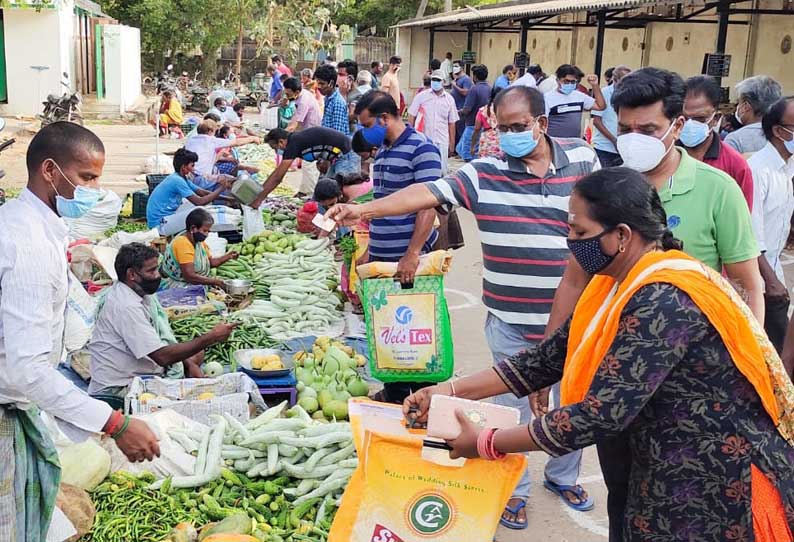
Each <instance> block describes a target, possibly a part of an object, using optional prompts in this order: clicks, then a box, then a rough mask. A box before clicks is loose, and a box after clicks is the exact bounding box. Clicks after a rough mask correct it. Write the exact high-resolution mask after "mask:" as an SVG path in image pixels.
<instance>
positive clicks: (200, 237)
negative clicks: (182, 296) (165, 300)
mask: <svg viewBox="0 0 794 542" xmlns="http://www.w3.org/2000/svg"><path fill="white" fill-rule="evenodd" d="M214 222H215V221H214V220H213V219H212V215H210V214H209V213H208V212H207V211H205V210H204V209H193V210H192V211H190V214H188V215H187V219H186V220H185V233H183V234H182V235H180V236H178V237H175V238H174V240H173V241H171V242H170V243H169V244H168V248H166V250H165V256H164V258H163V263H162V267H161V271H162V274H163V276H164V277H165V281H166V284H167V285H168V287H169V288H184V287H186V286H189V285H191V284H201V285H204V286H217V287H219V288H223V281H222V280H221V279H218V278H213V277H210V270H211V269H212V268H213V267H218V266H219V265H222V264H224V263H226V262H228V261H229V260H234V259H236V258H237V253H236V252H227V253H226V254H224V255H223V256H221V257H219V258H213V257H212V256H211V255H210V250H209V247H208V246H207V244H206V243H205V242H204V241H205V240H206V239H207V236H208V235H209V233H210V229H211V228H212V224H213V223H214Z"/></svg>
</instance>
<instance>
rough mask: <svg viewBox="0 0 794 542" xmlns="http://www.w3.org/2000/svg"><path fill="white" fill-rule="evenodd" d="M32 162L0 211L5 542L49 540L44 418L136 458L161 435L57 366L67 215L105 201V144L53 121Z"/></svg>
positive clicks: (154, 450)
mask: <svg viewBox="0 0 794 542" xmlns="http://www.w3.org/2000/svg"><path fill="white" fill-rule="evenodd" d="M26 163H27V172H28V182H27V187H26V188H24V189H23V190H22V192H21V193H20V195H19V197H18V198H17V199H14V200H11V201H9V202H8V203H6V204H4V205H3V206H2V207H0V230H2V231H3V235H2V236H1V237H0V458H2V461H0V540H3V541H6V540H8V541H25V540H38V541H43V540H45V538H46V537H47V531H48V529H49V525H50V520H51V518H52V512H53V509H54V507H55V499H56V497H57V494H58V483H59V480H60V474H61V469H60V466H59V463H58V452H57V450H56V449H55V446H54V444H53V442H52V439H51V438H50V435H49V431H48V429H47V427H46V426H45V424H44V423H43V421H42V417H41V415H40V414H41V412H42V411H43V412H46V413H47V414H49V415H50V416H52V417H53V418H54V419H55V420H56V421H57V422H58V425H59V427H60V428H61V429H62V430H63V431H64V432H66V434H67V436H69V437H70V438H71V439H73V440H84V439H85V438H86V437H88V436H89V435H90V434H91V433H103V432H104V433H105V434H106V435H108V436H110V437H112V438H113V439H114V440H115V441H116V445H117V446H118V447H119V449H120V450H121V451H122V452H123V453H124V455H126V456H127V458H128V459H129V460H130V461H143V460H151V459H152V458H154V457H155V456H159V455H160V447H159V445H158V443H157V437H156V436H155V434H154V433H153V432H152V431H151V430H150V429H149V427H148V426H147V425H146V423H144V422H142V421H140V420H136V419H134V418H130V417H128V416H126V417H125V416H123V415H122V414H121V412H118V411H114V410H113V409H112V408H111V407H110V406H109V405H108V404H106V403H104V402H102V401H98V400H96V399H93V398H91V397H89V396H88V395H86V394H85V393H83V392H82V391H80V390H79V389H78V388H76V387H75V385H74V384H73V383H72V382H70V381H69V380H68V379H66V378H65V377H64V376H63V375H62V374H61V373H60V372H59V371H58V370H57V369H56V366H57V364H58V362H59V361H61V356H62V353H63V337H64V326H65V314H66V301H67V293H68V290H69V278H68V263H67V261H66V250H65V248H66V245H67V242H68V237H69V229H68V227H67V226H66V223H65V222H64V221H63V217H66V218H80V217H81V216H84V215H85V214H86V213H87V212H88V211H90V210H91V209H92V208H93V207H94V206H95V205H96V203H97V201H98V200H99V198H100V194H99V191H98V188H99V179H100V177H101V176H102V170H103V169H104V166H105V148H104V146H103V145H102V141H100V140H99V138H98V137H97V136H96V135H94V134H93V133H92V132H91V131H89V130H87V129H85V128H83V127H82V126H78V125H77V124H74V123H71V122H56V123H53V124H50V125H49V126H45V127H44V128H42V129H41V130H40V131H39V132H38V133H37V134H36V136H35V137H34V138H33V139H32V140H31V142H30V145H29V146H28V150H27V157H26ZM78 287H80V286H79V285H78Z"/></svg>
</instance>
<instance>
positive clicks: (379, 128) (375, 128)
mask: <svg viewBox="0 0 794 542" xmlns="http://www.w3.org/2000/svg"><path fill="white" fill-rule="evenodd" d="M361 135H363V136H364V139H365V140H366V141H367V143H369V144H370V145H372V146H373V147H380V146H381V145H383V142H384V141H385V140H386V125H384V124H383V121H381V119H378V120H376V121H375V124H373V125H372V127H370V128H361Z"/></svg>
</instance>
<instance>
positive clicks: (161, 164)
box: [141, 154, 174, 175]
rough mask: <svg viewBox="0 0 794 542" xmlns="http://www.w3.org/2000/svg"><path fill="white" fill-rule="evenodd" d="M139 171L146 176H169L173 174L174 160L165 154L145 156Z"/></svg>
mask: <svg viewBox="0 0 794 542" xmlns="http://www.w3.org/2000/svg"><path fill="white" fill-rule="evenodd" d="M141 171H143V172H144V173H145V174H147V175H170V174H171V173H173V172H174V159H173V158H172V157H170V156H167V155H165V154H160V155H157V154H155V155H152V156H147V157H146V159H145V160H144V161H143V165H142V166H141Z"/></svg>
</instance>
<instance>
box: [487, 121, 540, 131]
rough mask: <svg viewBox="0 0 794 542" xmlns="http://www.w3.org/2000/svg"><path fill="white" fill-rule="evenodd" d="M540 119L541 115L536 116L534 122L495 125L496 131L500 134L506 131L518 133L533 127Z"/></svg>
mask: <svg viewBox="0 0 794 542" xmlns="http://www.w3.org/2000/svg"><path fill="white" fill-rule="evenodd" d="M540 119H541V117H538V118H536V119H535V122H533V123H531V124H511V125H510V126H502V125H499V126H497V127H496V131H497V132H499V133H500V134H506V133H507V132H512V133H514V134H520V133H522V132H526V131H529V130H532V129H533V128H535V125H536V124H537V123H538V121H539V120H540Z"/></svg>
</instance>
